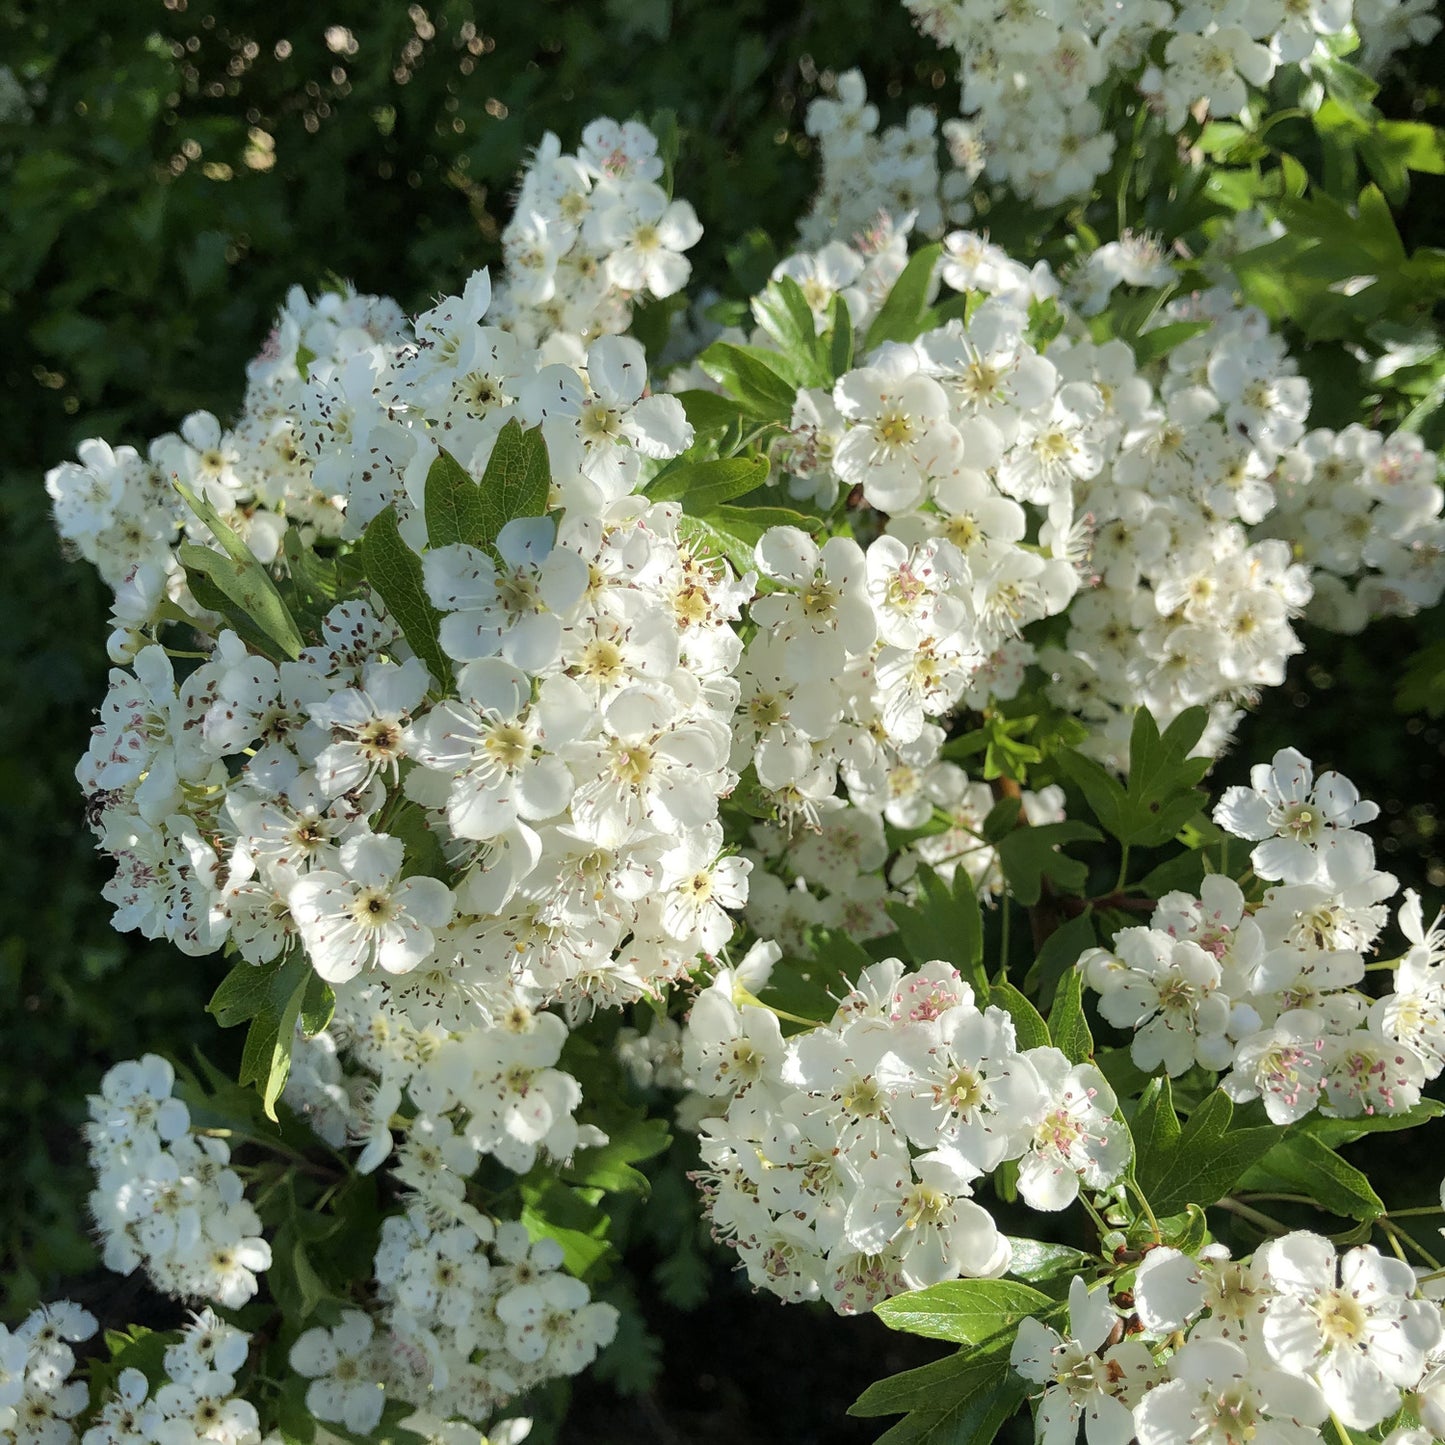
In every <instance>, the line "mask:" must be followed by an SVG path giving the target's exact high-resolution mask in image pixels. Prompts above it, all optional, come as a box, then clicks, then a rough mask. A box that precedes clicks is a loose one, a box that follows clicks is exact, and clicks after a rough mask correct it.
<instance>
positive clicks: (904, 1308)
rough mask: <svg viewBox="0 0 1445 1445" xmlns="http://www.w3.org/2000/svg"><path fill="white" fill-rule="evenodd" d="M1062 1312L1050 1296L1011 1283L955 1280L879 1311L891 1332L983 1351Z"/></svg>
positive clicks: (900, 1297)
mask: <svg viewBox="0 0 1445 1445" xmlns="http://www.w3.org/2000/svg"><path fill="white" fill-rule="evenodd" d="M1057 1308H1058V1305H1057V1303H1056V1302H1055V1301H1054V1300H1051V1299H1050V1298H1049V1297H1048V1295H1046V1294H1041V1293H1040V1292H1039V1291H1038V1290H1036V1289H1030V1288H1029V1287H1028V1285H1024V1284H1015V1283H1014V1282H1013V1281H1012V1280H1007V1279H950V1280H944V1281H943V1283H942V1284H935V1285H930V1286H929V1287H928V1288H927V1289H916V1290H910V1291H908V1293H906V1294H901V1295H895V1296H894V1297H893V1298H892V1299H889V1300H884V1301H883V1303H882V1304H880V1305H879V1306H878V1308H877V1310H876V1311H875V1313H876V1314H877V1316H878V1318H879V1319H881V1320H882V1321H883V1323H884V1324H885V1325H887V1326H888V1328H889V1329H891V1330H901V1331H903V1332H904V1333H905V1334H910V1335H926V1336H927V1337H928V1338H929V1339H931V1340H952V1341H953V1342H954V1343H955V1344H959V1345H981V1344H983V1343H984V1342H985V1341H987V1340H991V1339H993V1338H994V1336H995V1335H1000V1334H1002V1333H1003V1332H1004V1331H1005V1330H1010V1331H1011V1330H1013V1329H1014V1328H1015V1327H1016V1326H1017V1324H1018V1322H1019V1321H1020V1320H1023V1319H1027V1318H1029V1317H1030V1316H1032V1317H1033V1318H1035V1319H1042V1318H1044V1317H1045V1316H1047V1315H1049V1314H1050V1313H1051V1312H1053V1311H1054V1310H1056V1309H1057Z"/></svg>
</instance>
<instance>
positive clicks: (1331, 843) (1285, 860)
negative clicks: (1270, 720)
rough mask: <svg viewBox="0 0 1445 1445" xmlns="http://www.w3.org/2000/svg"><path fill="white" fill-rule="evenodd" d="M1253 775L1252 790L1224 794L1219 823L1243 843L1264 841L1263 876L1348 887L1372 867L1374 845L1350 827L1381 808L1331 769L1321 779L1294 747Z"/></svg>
mask: <svg viewBox="0 0 1445 1445" xmlns="http://www.w3.org/2000/svg"><path fill="white" fill-rule="evenodd" d="M1249 776H1250V783H1251V785H1252V786H1251V787H1248V788H1242V787H1233V788H1229V789H1227V790H1226V791H1225V794H1224V797H1223V798H1222V799H1220V801H1219V803H1218V804H1217V805H1216V806H1215V809H1214V821H1215V822H1216V823H1218V824H1219V826H1220V827H1221V828H1223V829H1224V830H1225V831H1226V832H1228V833H1233V834H1234V836H1235V837H1237V838H1247V839H1250V840H1251V841H1258V840H1260V839H1264V840H1265V841H1264V842H1261V843H1260V846H1259V847H1258V848H1256V849H1255V850H1254V852H1253V853H1251V854H1250V860H1251V862H1252V863H1253V864H1254V871H1255V872H1256V873H1258V874H1259V876H1260V877H1261V878H1278V879H1282V880H1283V881H1284V882H1286V883H1313V882H1315V881H1316V880H1319V881H1325V880H1326V879H1328V880H1329V881H1332V882H1334V883H1336V884H1337V885H1341V886H1343V885H1344V884H1346V883H1351V882H1354V881H1355V880H1356V878H1357V877H1358V876H1359V875H1360V873H1361V872H1362V871H1363V870H1364V869H1366V868H1368V866H1369V861H1370V860H1372V859H1373V850H1371V849H1370V845H1369V840H1368V839H1367V838H1365V837H1364V835H1363V834H1359V833H1355V832H1352V831H1351V830H1352V829H1354V828H1355V827H1357V826H1358V825H1360V824H1362V823H1368V822H1369V821H1370V820H1371V819H1372V818H1374V817H1376V816H1378V814H1379V811H1380V810H1379V808H1378V807H1377V806H1376V805H1375V804H1374V803H1368V802H1361V801H1360V795H1359V792H1358V791H1357V790H1356V788H1355V785H1354V784H1353V783H1351V782H1350V781H1349V780H1348V779H1347V778H1344V777H1341V776H1340V774H1339V773H1333V772H1331V773H1323V774H1321V775H1320V777H1319V779H1318V780H1316V779H1315V776H1314V769H1313V767H1312V765H1311V763H1310V760H1309V759H1308V758H1306V757H1305V756H1303V754H1301V753H1299V752H1297V751H1296V750H1295V749H1294V748H1282V749H1281V750H1280V751H1279V752H1277V753H1276V754H1275V755H1274V761H1273V762H1272V763H1270V764H1268V765H1266V764H1264V763H1260V764H1258V765H1256V766H1255V767H1254V768H1252V769H1251V770H1250V775H1249Z"/></svg>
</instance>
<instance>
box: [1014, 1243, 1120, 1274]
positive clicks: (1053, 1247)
mask: <svg viewBox="0 0 1445 1445" xmlns="http://www.w3.org/2000/svg"><path fill="white" fill-rule="evenodd" d="M1009 1243H1010V1244H1011V1245H1012V1246H1013V1259H1012V1260H1011V1261H1010V1263H1009V1267H1008V1272H1009V1273H1010V1274H1013V1275H1017V1276H1018V1277H1019V1278H1020V1279H1028V1280H1033V1281H1034V1282H1035V1283H1041V1282H1043V1281H1045V1280H1051V1279H1059V1278H1060V1277H1061V1276H1063V1275H1070V1276H1073V1275H1076V1274H1079V1275H1084V1276H1085V1277H1087V1276H1088V1274H1089V1272H1090V1270H1093V1269H1096V1268H1097V1267H1098V1260H1096V1259H1095V1258H1094V1257H1093V1255H1090V1254H1085V1253H1084V1252H1083V1250H1080V1249H1075V1248H1074V1247H1073V1246H1072V1245H1068V1244H1044V1243H1042V1242H1041V1241H1040V1240H1037V1239H1020V1238H1019V1237H1018V1236H1016V1235H1010V1236H1009Z"/></svg>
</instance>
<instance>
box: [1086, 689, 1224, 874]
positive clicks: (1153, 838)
mask: <svg viewBox="0 0 1445 1445" xmlns="http://www.w3.org/2000/svg"><path fill="white" fill-rule="evenodd" d="M1207 720H1208V717H1207V714H1206V713H1205V710H1204V709H1203V708H1202V707H1192V708H1189V709H1187V710H1186V711H1184V712H1182V713H1180V715H1179V716H1178V717H1177V718H1175V719H1174V721H1173V722H1172V723H1170V725H1169V727H1168V728H1166V729H1165V731H1164V733H1163V734H1162V735H1161V734H1160V732H1159V729H1158V726H1157V725H1156V724H1155V722H1154V717H1153V715H1152V714H1151V713H1150V711H1149V709H1148V708H1147V707H1140V708H1138V709H1136V710H1135V713H1134V727H1133V732H1132V734H1131V736H1130V739H1129V781H1128V786H1127V787H1121V786H1120V785H1119V783H1118V782H1117V781H1116V780H1115V779H1114V778H1112V777H1111V776H1110V775H1109V774H1108V773H1107V772H1106V771H1105V770H1104V769H1103V768H1102V767H1100V766H1099V764H1098V763H1096V762H1095V761H1094V760H1093V759H1092V758H1089V757H1086V756H1085V755H1084V754H1083V753H1079V752H1075V751H1072V750H1069V749H1065V750H1063V751H1061V752H1060V753H1059V754H1058V762H1059V766H1060V767H1061V768H1063V770H1064V771H1065V772H1066V773H1067V774H1068V776H1069V777H1070V778H1071V779H1072V780H1073V781H1074V782H1075V783H1077V784H1078V785H1079V787H1080V788H1081V789H1082V790H1083V793H1084V796H1085V797H1086V798H1087V799H1088V800H1089V806H1090V807H1091V808H1092V809H1093V810H1094V813H1095V815H1096V816H1097V817H1098V819H1099V821H1100V822H1101V823H1102V824H1103V825H1104V827H1105V828H1106V829H1107V830H1108V831H1109V832H1110V833H1112V834H1113V835H1114V837H1116V838H1117V839H1118V840H1119V841H1120V842H1121V843H1130V844H1140V845H1142V846H1143V847H1148V848H1152V847H1157V846H1159V845H1160V844H1161V843H1167V842H1168V841H1169V840H1170V839H1171V838H1172V837H1174V835H1175V834H1176V833H1178V832H1179V830H1180V829H1181V828H1182V827H1183V826H1184V825H1185V824H1186V823H1187V822H1189V821H1190V819H1191V818H1193V817H1194V816H1195V814H1197V813H1198V812H1199V810H1200V808H1201V807H1202V806H1203V804H1204V795H1203V794H1202V793H1201V792H1199V791H1198V790H1197V789H1196V788H1195V786H1194V785H1195V784H1196V783H1197V782H1198V781H1199V780H1200V779H1201V778H1202V777H1203V776H1204V774H1205V773H1206V772H1207V771H1208V770H1209V765H1210V760H1209V759H1208V758H1191V757H1189V756H1188V754H1189V750H1190V749H1191V748H1192V747H1193V746H1194V745H1195V744H1196V743H1197V742H1198V741H1199V739H1200V737H1201V736H1202V735H1203V732H1204V725H1205V723H1206V721H1207Z"/></svg>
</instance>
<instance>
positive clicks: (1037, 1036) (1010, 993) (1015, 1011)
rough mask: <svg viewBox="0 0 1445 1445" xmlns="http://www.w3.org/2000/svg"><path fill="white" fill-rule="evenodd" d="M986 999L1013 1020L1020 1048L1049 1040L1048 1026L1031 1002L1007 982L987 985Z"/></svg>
mask: <svg viewBox="0 0 1445 1445" xmlns="http://www.w3.org/2000/svg"><path fill="white" fill-rule="evenodd" d="M988 1001H989V1002H990V1003H991V1004H993V1005H995V1006H996V1007H998V1008H1001V1009H1003V1011H1004V1012H1005V1013H1006V1014H1008V1016H1009V1017H1010V1018H1011V1019H1012V1020H1013V1021H1014V1033H1015V1034H1016V1035H1017V1038H1018V1046H1019V1048H1021V1049H1037V1048H1043V1047H1044V1046H1045V1045H1047V1044H1048V1043H1050V1042H1051V1040H1050V1038H1049V1026H1048V1025H1047V1024H1046V1023H1045V1022H1044V1020H1043V1015H1042V1014H1040V1013H1039V1011H1038V1009H1036V1008H1035V1007H1034V1006H1033V1004H1031V1003H1030V1002H1029V1001H1028V999H1026V998H1025V997H1024V996H1023V994H1021V993H1020V992H1019V991H1018V989H1016V988H1015V987H1014V986H1013V984H1011V983H1008V982H1000V983H993V984H990V985H989V990H988Z"/></svg>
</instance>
